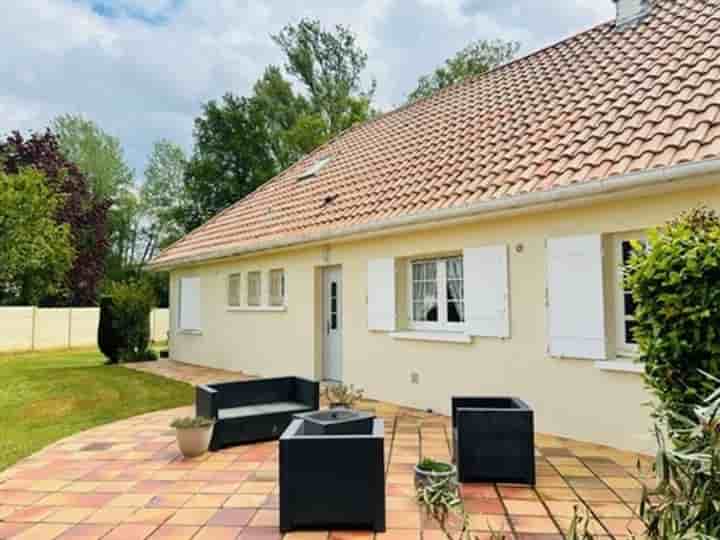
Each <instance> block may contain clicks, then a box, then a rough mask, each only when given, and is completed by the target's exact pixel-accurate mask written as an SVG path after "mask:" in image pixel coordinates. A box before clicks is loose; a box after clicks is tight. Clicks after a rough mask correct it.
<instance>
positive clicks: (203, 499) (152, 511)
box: [0, 360, 649, 540]
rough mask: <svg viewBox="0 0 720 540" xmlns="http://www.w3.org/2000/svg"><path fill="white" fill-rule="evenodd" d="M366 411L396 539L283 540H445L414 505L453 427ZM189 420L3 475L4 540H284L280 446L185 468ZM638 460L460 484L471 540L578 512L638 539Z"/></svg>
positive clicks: (552, 466) (28, 463) (579, 462)
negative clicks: (380, 428)
mask: <svg viewBox="0 0 720 540" xmlns="http://www.w3.org/2000/svg"><path fill="white" fill-rule="evenodd" d="M136 369H142V370H145V371H151V372H154V373H156V374H160V375H164V376H166V377H171V378H174V379H178V380H183V381H186V382H190V383H195V384H198V383H205V382H209V381H218V380H230V379H234V380H236V379H238V374H237V373H230V372H223V371H220V370H211V369H207V368H202V367H194V366H189V365H184V364H178V363H175V362H171V361H166V360H165V361H160V362H157V363H153V364H145V365H143V366H142V367H139V366H138V367H136ZM359 408H360V409H372V410H373V411H374V412H375V414H376V415H377V416H378V417H381V418H383V419H384V420H385V426H386V429H385V437H386V441H385V453H386V460H385V463H386V480H387V494H386V495H387V532H385V533H383V534H377V535H375V534H374V533H370V532H361V531H313V532H293V533H289V534H287V535H285V536H286V538H288V539H292V540H294V539H301V540H315V539H317V540H329V539H332V540H345V539H350V538H352V539H361V538H370V537H372V536H377V537H378V540H381V539H387V540H440V539H441V536H442V533H441V531H440V530H438V527H437V525H436V524H435V523H433V522H432V521H430V520H428V519H427V518H425V517H424V516H423V515H422V514H421V512H420V510H419V508H418V506H417V504H416V502H415V498H414V497H415V491H414V488H413V466H414V465H415V464H416V463H417V462H418V460H419V459H420V458H421V457H424V456H430V457H433V458H438V459H446V460H447V459H449V453H450V445H449V440H450V439H449V422H450V420H449V418H447V417H444V416H440V415H433V414H427V413H423V412H420V411H417V410H412V409H407V408H403V407H399V406H397V405H393V404H389V403H381V402H374V401H364V402H363V403H362V404H361V406H360V407H359ZM192 412H193V411H192V410H191V409H190V408H189V407H184V408H178V409H171V410H165V411H160V412H154V413H150V414H145V415H141V416H136V417H134V418H130V419H127V420H122V421H118V422H115V423H112V424H108V425H105V426H102V427H98V428H95V429H91V430H89V431H85V432H83V433H80V434H77V435H74V436H72V437H69V438H67V439H64V440H62V441H60V442H58V443H55V444H53V445H51V446H49V447H47V448H46V449H44V450H42V451H40V452H39V453H37V454H35V455H33V456H31V457H29V458H27V459H25V460H23V461H21V462H19V463H18V464H16V465H15V466H14V467H11V468H10V469H8V470H6V471H4V472H2V473H0V538H3V539H4V538H20V539H30V538H38V539H54V538H62V539H71V538H72V539H81V538H82V539H99V538H103V539H106V540H116V539H123V540H124V539H144V538H152V539H166V540H168V539H193V540H204V539H213V540H221V539H242V540H272V539H275V538H278V539H279V538H281V536H282V535H281V533H280V531H279V529H278V518H279V516H278V493H279V487H278V463H277V456H278V443H277V442H269V443H259V444H253V445H246V446H237V447H234V448H229V449H225V450H222V451H220V452H216V453H209V454H206V455H205V456H203V457H201V458H197V459H193V460H184V459H183V458H182V456H181V455H180V453H179V451H178V450H177V447H176V444H175V435H174V432H173V430H171V429H170V428H169V427H168V425H169V423H170V421H171V420H172V418H174V417H176V416H178V415H184V414H192ZM638 459H639V457H638V456H637V455H635V454H632V453H627V452H622V451H619V450H615V449H612V448H608V447H603V446H599V445H595V444H588V443H583V442H578V441H573V440H569V439H565V438H561V437H555V436H551V435H543V434H537V435H536V463H537V485H536V486H535V487H534V488H529V487H519V486H513V485H495V484H465V485H463V487H462V496H463V500H464V505H465V509H466V510H467V511H468V513H469V514H470V516H471V522H472V529H473V531H474V535H476V536H477V538H478V539H479V540H485V539H487V538H490V535H491V532H490V531H491V530H494V531H503V532H504V533H505V534H506V535H508V537H512V538H517V539H527V540H530V539H535V540H541V539H548V540H549V539H556V538H557V539H560V538H563V536H562V534H563V533H562V531H563V530H565V529H567V527H568V526H569V523H570V520H571V517H572V516H573V512H574V508H575V506H577V505H579V506H581V507H583V506H587V508H588V509H589V510H590V512H591V514H592V516H593V518H594V520H593V521H594V522H593V525H592V529H591V530H592V531H593V532H595V533H596V534H598V535H599V537H601V538H602V537H607V538H629V536H630V534H631V532H640V531H641V529H642V523H641V522H640V521H639V520H638V519H637V515H636V513H635V511H636V507H637V504H638V502H639V500H640V497H641V493H642V483H643V482H647V481H649V480H648V477H646V476H645V475H643V474H639V472H638V468H637V463H638ZM640 459H641V460H642V461H643V462H644V463H646V464H648V466H649V461H648V460H647V458H640ZM643 470H648V468H647V467H643ZM337 489H342V486H341V485H338V486H337Z"/></svg>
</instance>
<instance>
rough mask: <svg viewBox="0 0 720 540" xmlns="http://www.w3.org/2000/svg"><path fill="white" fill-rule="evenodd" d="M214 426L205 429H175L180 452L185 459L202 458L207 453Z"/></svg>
mask: <svg viewBox="0 0 720 540" xmlns="http://www.w3.org/2000/svg"><path fill="white" fill-rule="evenodd" d="M214 427H215V426H214V425H210V426H207V427H196V428H184V429H176V430H175V432H176V433H177V442H178V446H179V447H180V452H182V455H183V456H185V457H186V458H193V457H198V456H202V455H203V454H204V453H205V452H207V451H208V447H209V446H210V439H211V438H212V433H213V428H214Z"/></svg>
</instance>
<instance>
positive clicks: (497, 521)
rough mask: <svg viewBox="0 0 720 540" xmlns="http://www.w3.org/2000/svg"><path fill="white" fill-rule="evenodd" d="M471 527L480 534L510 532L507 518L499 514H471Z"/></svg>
mask: <svg viewBox="0 0 720 540" xmlns="http://www.w3.org/2000/svg"><path fill="white" fill-rule="evenodd" d="M470 527H471V529H472V530H473V531H480V532H487V531H495V532H510V524H509V523H508V520H507V518H506V517H505V516H501V515H498V514H470Z"/></svg>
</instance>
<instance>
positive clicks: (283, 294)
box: [268, 268, 287, 307]
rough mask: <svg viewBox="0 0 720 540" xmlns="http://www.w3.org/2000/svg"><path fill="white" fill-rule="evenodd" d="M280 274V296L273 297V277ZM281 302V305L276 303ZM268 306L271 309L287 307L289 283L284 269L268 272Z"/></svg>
mask: <svg viewBox="0 0 720 540" xmlns="http://www.w3.org/2000/svg"><path fill="white" fill-rule="evenodd" d="M278 273H279V274H280V295H279V296H273V275H277V274H278ZM277 300H279V303H276V301H277ZM268 305H269V306H270V307H285V306H287V281H286V278H285V269H284V268H273V269H271V270H270V271H268Z"/></svg>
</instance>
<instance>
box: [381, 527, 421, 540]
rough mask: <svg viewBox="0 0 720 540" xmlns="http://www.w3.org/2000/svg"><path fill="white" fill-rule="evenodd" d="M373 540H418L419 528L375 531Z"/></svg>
mask: <svg viewBox="0 0 720 540" xmlns="http://www.w3.org/2000/svg"><path fill="white" fill-rule="evenodd" d="M375 540H420V531H419V530H410V529H391V530H388V531H386V532H384V533H377V534H376V535H375Z"/></svg>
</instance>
